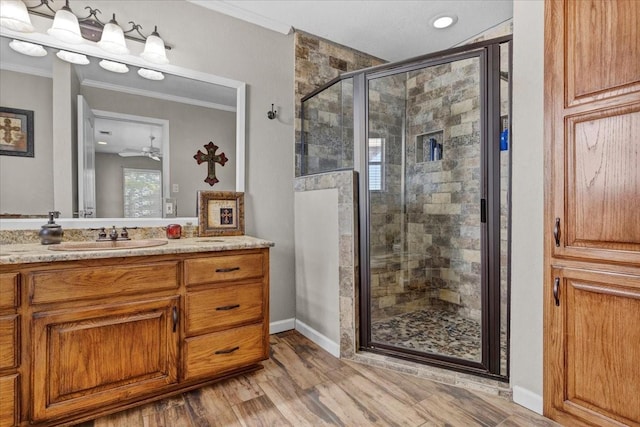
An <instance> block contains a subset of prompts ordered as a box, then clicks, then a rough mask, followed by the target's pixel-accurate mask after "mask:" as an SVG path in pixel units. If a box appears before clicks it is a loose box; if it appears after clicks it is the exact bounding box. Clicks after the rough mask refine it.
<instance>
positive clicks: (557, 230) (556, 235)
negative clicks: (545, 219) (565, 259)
mask: <svg viewBox="0 0 640 427" xmlns="http://www.w3.org/2000/svg"><path fill="white" fill-rule="evenodd" d="M553 238H554V239H555V241H556V247H557V248H559V247H560V218H556V224H555V225H554V226H553Z"/></svg>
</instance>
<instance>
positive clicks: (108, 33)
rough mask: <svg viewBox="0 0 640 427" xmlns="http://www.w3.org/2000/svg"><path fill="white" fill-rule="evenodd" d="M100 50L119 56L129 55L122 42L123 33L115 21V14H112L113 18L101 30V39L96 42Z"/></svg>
mask: <svg viewBox="0 0 640 427" xmlns="http://www.w3.org/2000/svg"><path fill="white" fill-rule="evenodd" d="M98 46H99V47H100V49H102V50H104V51H105V52H109V53H116V54H120V55H126V54H128V53H129V48H128V47H127V44H126V43H125V41H124V31H123V30H122V28H120V26H119V25H118V22H117V21H116V14H115V13H114V14H113V18H111V21H109V23H108V24H107V25H105V26H104V28H103V29H102V37H101V38H100V41H99V42H98Z"/></svg>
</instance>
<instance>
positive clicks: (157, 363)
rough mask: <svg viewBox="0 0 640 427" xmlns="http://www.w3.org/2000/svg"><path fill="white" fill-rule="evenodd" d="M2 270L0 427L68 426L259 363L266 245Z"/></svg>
mask: <svg viewBox="0 0 640 427" xmlns="http://www.w3.org/2000/svg"><path fill="white" fill-rule="evenodd" d="M0 267H1V268H2V273H1V274H0V278H1V279H2V280H1V281H0V283H1V286H2V296H1V297H0V345H1V350H2V353H1V354H0V395H1V396H2V399H0V401H1V403H0V409H1V410H2V411H1V416H0V427H4V426H13V425H23V426H26V425H41V426H52V425H73V424H75V423H77V422H81V421H85V420H89V419H92V418H95V417H98V416H103V415H106V414H109V413H113V412H118V411H120V410H123V409H126V408H130V407H133V406H136V405H139V404H142V403H147V402H149V401H152V400H155V399H159V398H163V397H166V396H169V395H172V394H176V393H181V392H184V391H187V390H190V389H193V388H197V387H200V386H202V385H204V384H206V383H208V382H211V381H215V380H218V379H220V378H225V377H228V376H230V375H235V374H238V373H242V372H249V371H251V370H255V369H258V368H259V367H260V365H259V362H260V361H262V360H264V359H266V358H268V354H269V348H268V293H269V274H268V273H269V252H268V248H264V249H262V248H260V249H246V250H242V251H223V252H207V253H193V254H180V255H157V256H140V257H122V258H111V259H95V260H83V261H65V262H58V263H49V264H23V265H17V266H0ZM8 270H10V271H8ZM5 271H8V272H6V273H5ZM9 282H11V283H14V285H11V286H10V283H9ZM12 286H13V287H12ZM7 289H15V291H14V292H15V297H12V298H13V299H11V298H9V297H8V296H7V295H8V294H7V293H6V292H5V291H6V290H7ZM19 292H22V293H23V294H24V297H25V298H24V301H22V304H19V298H18V295H19ZM10 299H11V301H15V302H9V300H10ZM21 315H22V316H24V321H23V323H22V325H23V329H24V331H23V332H24V334H23V337H22V338H23V339H24V342H22V344H21V343H20V340H19V338H20V334H19V327H20V324H21V322H20V321H19V316H21ZM21 349H22V352H23V353H24V354H20V351H21ZM21 381H22V383H23V385H22V386H21V385H20V382H21ZM25 381H27V382H26V383H25Z"/></svg>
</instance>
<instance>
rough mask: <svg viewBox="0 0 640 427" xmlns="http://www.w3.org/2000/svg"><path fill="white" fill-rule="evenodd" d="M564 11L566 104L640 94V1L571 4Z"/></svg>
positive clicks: (597, 0)
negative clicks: (639, 61) (632, 93)
mask: <svg viewBox="0 0 640 427" xmlns="http://www.w3.org/2000/svg"><path fill="white" fill-rule="evenodd" d="M564 13H565V15H564V20H565V22H566V31H565V32H564V34H565V38H566V41H565V43H566V46H567V49H566V51H565V63H566V64H567V89H568V90H567V92H566V93H567V98H568V99H567V105H575V104H579V103H582V102H589V101H593V100H596V99H603V98H608V97H612V96H616V95H621V94H625V93H630V92H637V91H639V90H640V83H639V82H640V65H639V63H638V58H639V57H640V43H638V40H640V30H639V29H638V28H639V26H640V20H639V19H638V17H639V16H640V2H638V1H637V0H616V1H602V0H580V1H568V2H566V7H565V10H564ZM594 35H595V37H594Z"/></svg>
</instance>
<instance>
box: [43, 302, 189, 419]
mask: <svg viewBox="0 0 640 427" xmlns="http://www.w3.org/2000/svg"><path fill="white" fill-rule="evenodd" d="M177 306H178V297H173V298H162V299H156V300H148V301H141V302H136V303H127V304H118V305H107V306H95V307H90V308H88V309H85V310H77V309H74V310H69V311H62V312H52V313H47V312H45V313H36V314H34V320H33V337H34V353H35V357H34V360H33V390H34V399H33V407H32V417H33V420H43V419H45V418H55V417H56V416H62V415H66V414H69V413H72V412H73V411H78V410H86V409H88V408H92V407H101V406H105V405H108V404H111V403H115V402H117V401H120V400H122V399H125V398H127V397H128V396H131V395H141V394H145V393H153V392H157V390H158V389H161V388H162V387H163V386H166V385H168V384H172V383H175V382H176V381H177V379H178V362H177V355H178V351H177V349H178V336H179V334H178V333H177V331H175V330H174V326H173V323H174V322H173V313H174V309H177Z"/></svg>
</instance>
